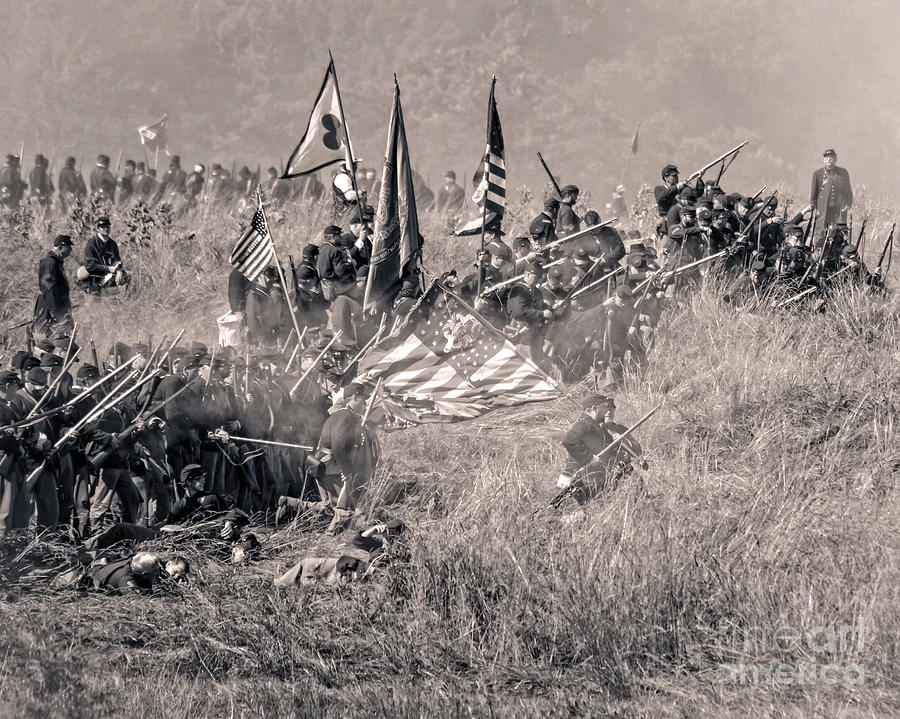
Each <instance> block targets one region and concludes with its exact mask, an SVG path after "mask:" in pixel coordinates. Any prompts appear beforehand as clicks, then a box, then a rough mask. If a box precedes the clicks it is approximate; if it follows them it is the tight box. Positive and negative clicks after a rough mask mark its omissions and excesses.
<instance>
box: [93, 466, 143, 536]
mask: <svg viewBox="0 0 900 719" xmlns="http://www.w3.org/2000/svg"><path fill="white" fill-rule="evenodd" d="M115 497H118V498H119V501H120V503H121V505H122V521H123V522H131V523H134V522H135V521H136V519H137V514H138V507H139V506H140V503H141V497H140V495H139V494H138V491H137V489H136V488H135V486H134V482H132V481H131V472H130V471H129V470H127V469H108V468H104V469H101V470H100V476H99V478H98V480H97V488H96V489H95V490H94V495H93V496H92V497H91V512H90V517H91V525H93V526H92V528H93V529H94V530H97V529H99V525H100V520H101V519H103V517H104V515H106V513H107V512H108V511H109V508H110V506H111V505H112V502H113V499H114V498H115Z"/></svg>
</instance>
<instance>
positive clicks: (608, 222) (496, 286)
mask: <svg viewBox="0 0 900 719" xmlns="http://www.w3.org/2000/svg"><path fill="white" fill-rule="evenodd" d="M618 219H619V218H618V217H611V218H610V219H608V220H606V221H605V222H601V223H600V224H598V225H591V226H590V227H586V228H584V229H583V230H579V231H578V232H573V233H572V234H571V235H567V236H566V237H561V238H560V239H558V240H554V241H553V242H548V243H547V244H546V245H544V246H543V247H542V248H541V249H540V252H536V253H534V254H540V253H541V252H546V251H547V250H552V249H553V248H554V247H558V246H559V245H562V244H564V243H566V242H569V241H570V240H577V239H579V238H580V237H584V236H585V235H589V234H591V233H592V232H594V231H595V230H599V229H600V228H601V227H607V226H608V225H611V224H612V223H613V222H615V221H616V220H618ZM566 259H567V258H565V257H562V258H560V259H558V260H554V261H553V262H548V263H547V264H546V265H543V268H544V269H545V270H546V269H547V268H548V267H553V266H554V265H559V264H562V263H563V262H565V261H566ZM524 277H525V274H524V273H523V274H521V275H516V276H515V277H510V278H509V279H508V280H503V282H497V283H495V284H493V285H491V286H490V287H486V288H485V289H484V290H483V291H482V293H481V296H482V297H484V296H485V295H487V294H489V293H491V292H494V291H495V290H499V289H501V288H503V287H508V286H509V285H512V284H515V283H516V282H518V281H519V280H521V279H522V278H524Z"/></svg>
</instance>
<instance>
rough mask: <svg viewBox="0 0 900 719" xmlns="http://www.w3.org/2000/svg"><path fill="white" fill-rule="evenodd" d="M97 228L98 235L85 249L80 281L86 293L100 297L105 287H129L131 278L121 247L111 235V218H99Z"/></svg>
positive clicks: (79, 273)
mask: <svg viewBox="0 0 900 719" xmlns="http://www.w3.org/2000/svg"><path fill="white" fill-rule="evenodd" d="M96 227H97V231H96V233H95V234H94V235H93V236H92V237H91V239H89V240H88V241H87V244H86V245H85V247H84V264H83V265H82V266H81V267H80V268H79V271H78V279H79V280H80V281H81V284H82V287H83V288H84V290H85V292H88V293H89V294H93V295H98V296H99V295H100V292H101V290H102V289H103V288H104V287H115V286H124V285H127V284H128V283H129V282H130V277H129V276H128V274H127V273H126V272H125V270H124V269H123V268H122V256H121V255H120V254H119V245H118V244H116V241H115V240H114V239H112V237H110V235H109V228H110V222H109V218H108V217H105V216H104V217H100V218H98V219H97V222H96Z"/></svg>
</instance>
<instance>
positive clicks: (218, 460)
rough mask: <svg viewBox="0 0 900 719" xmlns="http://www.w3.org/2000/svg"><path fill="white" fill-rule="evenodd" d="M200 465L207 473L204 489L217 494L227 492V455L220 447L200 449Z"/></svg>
mask: <svg viewBox="0 0 900 719" xmlns="http://www.w3.org/2000/svg"><path fill="white" fill-rule="evenodd" d="M200 466H201V467H203V472H204V474H206V484H205V485H204V487H203V489H204V490H205V491H207V492H214V493H215V494H225V457H224V456H223V455H222V452H221V451H219V449H218V448H215V449H211V450H206V449H201V450H200Z"/></svg>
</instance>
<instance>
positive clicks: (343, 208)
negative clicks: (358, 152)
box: [331, 158, 359, 222]
mask: <svg viewBox="0 0 900 719" xmlns="http://www.w3.org/2000/svg"><path fill="white" fill-rule="evenodd" d="M358 164H359V158H356V159H355V160H354V161H353V167H352V168H350V167H348V166H347V160H344V162H343V164H342V165H341V167H340V169H339V170H338V171H337V172H336V173H335V175H334V178H333V179H332V181H331V194H332V198H333V200H334V208H333V214H334V220H335V222H340V221H341V220H342V219H343V218H345V217H347V215H349V213H350V212H353V211H355V208H356V203H357V202H358V201H359V197H358V196H357V194H356V190H355V189H354V187H353V184H354V183H353V177H352V176H351V174H350V173H351V172H354V171H355V170H356V166H357V165H358Z"/></svg>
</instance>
